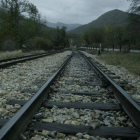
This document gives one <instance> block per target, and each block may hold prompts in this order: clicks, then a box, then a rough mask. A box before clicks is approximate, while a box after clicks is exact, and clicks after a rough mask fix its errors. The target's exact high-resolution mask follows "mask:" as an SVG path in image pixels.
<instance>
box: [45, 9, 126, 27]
mask: <svg viewBox="0 0 140 140" xmlns="http://www.w3.org/2000/svg"><path fill="white" fill-rule="evenodd" d="M114 10H119V9H113V10H110V11H114ZM110 11H107V12H110ZM119 11H122V12H126V13H128V12H127V11H123V10H119ZM107 12H105V13H107ZM105 13H103V14H105ZM103 14H102V15H103ZM102 15H100V16H102ZM100 16H99V17H100ZM99 17H97V18H96V19H94V20H92V21H91V22H93V21H95V20H97V19H98V18H99ZM47 22H49V23H52V24H57V23H62V24H79V25H86V24H88V23H86V24H80V23H63V22H60V21H58V22H56V23H54V22H50V21H48V20H47ZM91 22H89V23H91Z"/></svg>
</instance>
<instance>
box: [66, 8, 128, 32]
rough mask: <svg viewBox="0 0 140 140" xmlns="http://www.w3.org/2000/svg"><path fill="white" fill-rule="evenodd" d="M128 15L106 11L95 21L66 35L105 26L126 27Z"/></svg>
mask: <svg viewBox="0 0 140 140" xmlns="http://www.w3.org/2000/svg"><path fill="white" fill-rule="evenodd" d="M128 16H129V13H127V12H124V11H121V10H118V9H115V10H111V11H108V12H106V13H104V14H102V15H101V16H100V17H98V18H97V19H96V20H93V21H92V22H90V23H88V24H85V25H82V26H79V27H77V28H75V29H73V30H71V31H69V32H68V33H70V34H82V33H83V32H85V31H87V30H89V29H91V28H100V27H105V26H107V25H109V24H110V25H113V26H117V25H124V26H127V25H128V22H127V19H128Z"/></svg>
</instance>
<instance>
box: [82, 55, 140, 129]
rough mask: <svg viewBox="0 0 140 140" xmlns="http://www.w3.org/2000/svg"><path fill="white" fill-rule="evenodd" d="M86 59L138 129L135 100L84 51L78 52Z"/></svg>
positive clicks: (138, 112)
mask: <svg viewBox="0 0 140 140" xmlns="http://www.w3.org/2000/svg"><path fill="white" fill-rule="evenodd" d="M80 53H81V55H83V57H84V58H85V59H86V61H87V62H88V64H89V65H90V66H91V67H92V68H93V69H94V70H96V72H97V73H98V74H99V75H100V78H101V79H102V80H103V81H104V82H105V84H106V85H107V86H108V87H109V88H110V89H111V90H112V91H113V94H114V96H115V98H116V99H117V100H118V101H119V102H120V103H121V105H122V108H123V109H124V111H125V112H126V113H127V115H128V116H129V117H130V118H131V120H132V121H133V122H134V124H135V125H136V127H138V129H139V128H140V105H139V104H138V103H137V102H135V101H134V100H133V99H132V98H131V97H130V96H129V95H128V94H127V93H126V91H124V90H123V89H122V88H121V87H120V86H118V85H117V84H116V83H115V82H114V81H113V80H112V79H111V78H109V77H108V76H107V75H106V74H105V73H104V72H103V71H102V70H101V69H99V67H98V66H97V65H96V64H95V63H93V62H92V61H91V59H90V58H89V57H87V56H86V55H85V54H84V53H82V52H80Z"/></svg>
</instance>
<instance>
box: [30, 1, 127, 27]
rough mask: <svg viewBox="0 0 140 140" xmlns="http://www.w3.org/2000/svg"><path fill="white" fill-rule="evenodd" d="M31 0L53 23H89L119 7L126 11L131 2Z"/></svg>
mask: <svg viewBox="0 0 140 140" xmlns="http://www.w3.org/2000/svg"><path fill="white" fill-rule="evenodd" d="M65 1H66V0H52V1H49V0H40V1H39V2H38V1H37V0H29V2H31V3H33V4H35V6H37V8H38V10H39V12H40V13H41V15H42V16H43V17H44V18H45V19H46V20H47V21H49V22H51V23H57V22H61V23H65V24H82V25H84V24H88V23H90V22H92V21H93V20H96V19H97V18H98V17H99V16H101V15H102V14H104V13H106V12H108V11H111V10H114V9H118V10H121V11H124V12H126V11H127V10H128V9H129V6H130V2H129V1H127V0H118V1H112V0H106V1H105V2H104V1H103V0H88V1H87V0H77V1H75V0H69V1H67V2H65Z"/></svg>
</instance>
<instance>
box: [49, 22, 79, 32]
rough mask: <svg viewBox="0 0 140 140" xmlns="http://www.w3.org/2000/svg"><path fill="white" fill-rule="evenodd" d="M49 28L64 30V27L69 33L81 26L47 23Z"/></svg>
mask: <svg viewBox="0 0 140 140" xmlns="http://www.w3.org/2000/svg"><path fill="white" fill-rule="evenodd" d="M47 26H48V27H51V28H57V27H59V28H62V27H63V26H65V27H67V31H70V30H73V29H75V28H77V27H79V26H81V24H65V23H61V22H57V23H51V22H48V21H47Z"/></svg>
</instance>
